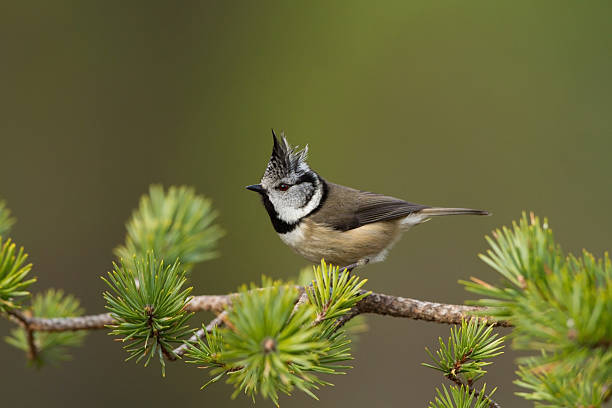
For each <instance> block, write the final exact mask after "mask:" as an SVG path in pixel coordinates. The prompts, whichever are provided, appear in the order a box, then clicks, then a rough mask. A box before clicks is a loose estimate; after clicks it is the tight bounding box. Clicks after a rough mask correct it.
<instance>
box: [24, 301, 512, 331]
mask: <svg viewBox="0 0 612 408" xmlns="http://www.w3.org/2000/svg"><path fill="white" fill-rule="evenodd" d="M235 296H237V294H236V293H232V294H229V295H202V296H194V297H193V298H192V299H191V301H190V302H189V304H188V305H187V310H188V311H190V312H198V311H213V312H215V313H220V312H222V311H223V310H224V309H225V308H227V306H229V305H230V304H231V301H232V298H233V297H235ZM483 310H486V309H485V308H482V307H476V306H465V305H452V304H445V303H436V302H428V301H423V300H417V299H411V298H404V297H399V296H392V295H385V294H382V293H370V294H369V295H368V296H366V297H365V298H363V299H362V300H360V301H359V302H358V303H357V305H356V306H355V307H354V308H353V309H352V310H351V312H349V313H348V314H346V315H345V316H343V317H342V318H341V319H339V320H340V321H339V325H340V326H341V325H343V324H345V323H346V322H348V321H349V320H350V319H352V318H353V317H355V316H357V315H359V314H364V313H371V314H379V315H388V316H394V317H404V318H408V319H415V320H427V321H431V322H438V323H446V324H459V323H461V320H462V319H465V318H467V317H471V316H476V315H478V314H479V312H482V311H483ZM15 313H17V312H15ZM19 315H20V316H21V319H19V320H20V321H21V324H22V325H23V326H24V327H27V328H29V329H30V330H32V331H49V332H62V331H74V330H96V329H105V328H107V326H108V325H112V324H114V323H116V322H115V320H114V319H113V317H112V316H111V315H110V313H102V314H97V315H88V316H78V317H58V318H41V317H28V316H25V315H23V314H19ZM480 319H482V320H483V321H486V322H487V323H489V324H495V325H496V326H506V327H508V326H511V324H510V323H509V322H507V321H504V320H495V319H493V318H490V317H485V316H481V317H480Z"/></svg>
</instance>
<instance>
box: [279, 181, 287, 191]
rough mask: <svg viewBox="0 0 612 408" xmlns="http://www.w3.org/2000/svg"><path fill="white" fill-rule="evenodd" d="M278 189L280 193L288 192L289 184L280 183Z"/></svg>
mask: <svg viewBox="0 0 612 408" xmlns="http://www.w3.org/2000/svg"><path fill="white" fill-rule="evenodd" d="M278 189H279V190H280V191H287V190H288V189H289V184H285V183H280V184H279V185H278Z"/></svg>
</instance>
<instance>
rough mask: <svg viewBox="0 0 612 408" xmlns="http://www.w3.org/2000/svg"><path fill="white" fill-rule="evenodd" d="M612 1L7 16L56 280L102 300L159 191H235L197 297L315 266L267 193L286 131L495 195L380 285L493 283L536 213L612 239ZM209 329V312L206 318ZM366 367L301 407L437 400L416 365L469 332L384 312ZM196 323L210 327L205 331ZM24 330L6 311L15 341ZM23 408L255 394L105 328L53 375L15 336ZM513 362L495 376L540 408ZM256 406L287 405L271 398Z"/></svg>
mask: <svg viewBox="0 0 612 408" xmlns="http://www.w3.org/2000/svg"><path fill="white" fill-rule="evenodd" d="M611 11H612V7H611V6H610V3H609V1H589V2H574V1H539V2H531V1H513V2H490V1H472V2H460V1H435V2H430V1H420V0H419V1H385V2H370V1H350V2H348V1H345V2H341V1H331V2H327V1H322V2H300V3H299V4H298V2H282V1H279V2H152V1H146V2H144V1H140V2H139V1H132V2H119V1H111V2H106V1H97V2H82V1H72V2H69V1H54V2H47V1H33V2H4V3H3V4H2V5H1V6H0V49H1V50H2V55H1V62H0V78H1V79H0V81H1V83H2V86H1V93H0V196H1V197H3V198H4V199H6V200H7V201H8V204H9V206H10V207H11V208H12V210H13V213H14V215H15V216H16V217H17V218H18V219H19V221H18V223H17V225H16V226H15V227H14V229H13V234H12V235H13V238H14V239H15V240H16V241H17V242H18V243H19V244H21V245H24V246H25V247H26V249H27V251H28V252H29V253H30V255H31V261H32V262H33V263H34V265H35V267H34V275H36V276H38V278H39V282H38V283H37V285H36V287H35V289H34V290H43V289H45V288H48V287H57V288H64V289H65V290H66V291H68V292H69V293H73V294H75V295H76V296H78V297H79V298H80V299H81V300H82V303H83V305H84V306H85V308H86V309H87V311H88V312H90V313H98V312H101V311H103V307H104V302H103V299H102V296H101V292H102V290H103V289H104V285H103V282H102V281H101V280H100V275H101V274H103V273H105V272H106V271H107V270H109V268H110V266H111V261H112V260H113V257H112V253H111V251H112V249H113V248H114V247H115V246H116V245H117V244H119V243H120V242H122V240H123V237H124V234H125V230H124V222H125V221H126V220H127V219H128V217H129V215H130V214H131V211H132V209H133V208H134V207H135V206H136V205H137V202H138V198H139V197H140V195H141V194H143V193H144V192H146V190H147V188H148V185H149V184H151V183H163V184H164V185H166V186H167V185H172V184H187V185H192V186H194V187H195V188H196V189H197V191H198V192H200V193H203V194H206V195H207V196H209V197H211V198H212V199H213V200H214V203H215V205H216V208H218V209H219V211H220V213H221V216H220V218H219V222H220V223H221V224H222V225H223V227H224V228H225V229H226V230H227V232H228V234H227V236H226V237H225V238H223V240H222V241H221V243H220V249H221V252H222V256H221V257H220V258H218V259H216V260H214V261H210V262H207V263H204V264H201V265H199V266H198V267H197V268H196V269H195V270H194V272H193V274H192V284H193V286H194V287H195V289H194V293H195V294H216V293H225V292H229V291H233V290H235V288H236V287H237V286H238V285H240V284H241V283H244V282H250V281H258V280H259V279H260V276H261V274H262V273H265V274H267V275H270V276H273V277H275V278H291V277H294V276H296V273H297V271H298V270H299V269H300V268H301V267H303V266H304V265H305V264H306V263H305V262H304V261H303V260H302V259H301V258H299V257H298V256H296V255H294V254H293V253H292V252H291V251H290V250H289V249H288V248H286V247H285V246H284V245H283V244H282V243H281V241H280V240H279V239H278V237H277V236H276V234H275V233H274V231H273V229H272V227H271V225H270V223H269V220H268V217H267V215H266V213H265V211H264V209H263V207H262V206H261V204H260V202H259V199H258V198H257V197H256V196H255V195H254V194H253V193H250V192H248V191H246V190H244V186H245V185H247V184H252V183H255V182H257V181H258V180H259V178H260V176H261V174H262V172H263V170H264V166H265V164H266V162H267V160H268V157H269V153H270V149H271V137H270V128H271V127H274V128H275V129H277V130H284V131H286V133H287V135H288V136H289V140H290V141H291V142H292V143H294V144H300V145H304V144H306V143H308V144H310V148H311V159H310V163H311V166H312V167H313V168H314V169H316V170H318V171H319V172H320V173H321V174H322V175H323V176H324V177H326V178H327V179H329V180H332V181H334V182H337V183H342V184H346V185H350V186H354V187H358V188H361V189H366V190H371V191H375V192H382V193H386V194H389V195H394V196H397V197H402V198H404V199H407V200H410V201H414V202H419V203H424V204H432V205H444V206H446V205H449V206H465V207H476V208H485V209H488V210H491V211H492V212H493V214H494V216H492V217H488V218H472V217H456V218H447V219H437V220H435V221H432V222H430V223H428V224H426V225H424V226H421V227H418V228H415V229H414V230H412V231H411V232H410V233H408V234H406V236H405V237H404V239H403V240H402V241H400V242H399V244H398V245H397V246H396V248H395V250H394V251H393V252H392V253H391V255H390V256H389V258H388V260H387V262H386V263H383V264H375V265H370V266H368V267H367V268H366V269H364V270H362V271H360V274H361V275H362V276H365V277H367V278H369V283H368V288H369V289H371V290H374V291H380V292H384V293H390V294H396V295H402V296H408V297H416V298H421V299H427V300H436V301H443V302H463V301H464V300H465V299H467V298H469V297H470V295H469V294H468V293H466V292H465V291H464V290H463V289H462V288H461V286H460V285H459V284H458V283H457V280H458V279H462V278H467V277H469V276H472V275H475V276H478V277H481V278H483V279H485V280H493V281H495V279H496V276H495V274H494V273H493V272H492V271H491V270H490V269H489V268H487V267H486V265H484V264H483V263H481V262H480V261H479V260H478V259H477V254H478V253H479V252H482V251H484V250H485V249H486V245H485V241H484V239H483V237H484V235H485V234H487V233H489V232H490V231H491V229H493V228H494V227H497V226H501V225H504V224H508V223H510V222H511V221H512V220H513V219H517V218H518V217H520V214H521V211H523V210H533V211H535V212H537V213H538V214H540V215H544V216H548V217H549V218H550V223H551V225H552V226H553V228H554V229H555V231H556V236H557V238H558V240H559V241H560V243H561V244H562V245H563V247H564V248H565V249H567V250H569V251H574V252H576V251H580V250H581V249H582V248H583V247H584V248H588V249H590V250H591V251H593V252H594V253H595V254H597V255H601V254H602V253H603V251H604V250H606V249H610V243H611V241H612V216H611V215H610V208H612V188H611V180H610V176H611V172H612V161H611V160H610V151H611V150H612V120H611V112H612V77H611V75H610V73H611V72H612V28H611V25H610V16H611ZM199 317H201V318H204V317H207V316H200V315H199ZM368 322H369V326H370V330H369V332H368V333H366V334H363V335H362V336H361V337H360V340H359V342H358V344H357V348H356V350H355V357H356V359H355V361H354V367H355V368H354V369H352V370H350V371H349V373H348V374H347V375H345V376H337V377H334V378H331V381H333V382H334V383H335V384H336V386H335V387H328V388H326V389H323V390H322V391H321V392H319V393H318V395H319V397H320V398H321V400H320V401H319V402H315V401H314V400H312V399H310V398H309V397H307V396H304V395H301V394H300V393H299V392H298V393H297V394H296V396H295V397H293V398H282V399H281V405H282V406H291V407H310V406H318V407H338V406H352V407H369V406H385V407H413V406H414V407H423V406H425V405H426V403H427V401H429V400H430V399H431V398H432V397H433V395H434V388H435V386H437V385H439V384H441V383H442V382H443V379H442V378H440V376H439V375H438V374H437V373H436V372H434V371H433V370H430V369H427V368H424V367H421V366H420V365H419V364H420V363H421V362H423V361H426V360H427V356H426V354H425V352H424V347H426V346H430V347H432V346H435V344H436V339H437V337H438V336H447V335H448V330H449V328H448V326H444V325H437V324H435V323H424V322H417V321H410V320H400V319H393V318H388V317H387V318H385V317H381V316H370V317H369V318H368ZM194 324H198V322H194ZM11 327H12V326H11V325H10V324H8V323H7V322H6V321H4V320H0V333H1V334H2V335H5V334H6V333H8V330H9V329H10V328H11ZM0 356H1V361H2V365H1V370H0V390H1V394H2V397H1V399H2V405H3V406H15V407H22V406H24V407H30V406H36V405H41V404H42V405H44V406H45V407H48V408H51V407H66V406H70V407H72V406H88V407H108V406H128V405H130V406H132V405H136V406H151V407H157V406H228V407H248V406H251V402H250V400H249V399H247V398H246V397H243V396H239V397H238V398H237V399H236V400H233V401H231V400H230V399H229V395H230V394H231V391H232V389H231V388H230V387H229V386H227V385H225V384H216V385H213V386H210V387H209V388H208V389H206V390H205V391H200V390H199V387H200V385H202V384H203V383H204V382H205V381H207V378H208V377H207V375H206V373H205V372H203V371H201V370H198V369H196V368H195V367H194V366H192V365H186V364H180V363H177V364H170V366H169V367H168V375H167V378H165V379H163V378H161V376H160V372H159V369H158V367H156V366H155V364H154V365H153V367H149V368H147V369H145V368H143V367H142V366H140V365H135V364H133V363H131V362H130V363H124V362H123V359H124V358H125V357H126V355H125V354H124V352H123V351H122V350H121V347H120V345H119V344H117V343H115V342H113V341H111V339H110V338H109V337H108V336H107V335H106V334H105V333H103V332H95V333H91V334H90V335H89V336H88V338H87V340H86V343H85V345H84V346H83V347H81V348H79V349H77V350H75V351H74V360H73V361H71V362H68V363H66V364H64V365H62V366H60V367H56V368H55V367H47V368H44V369H43V370H40V371H36V370H33V369H31V368H28V367H26V363H25V358H24V356H23V355H22V353H21V352H18V351H16V350H14V349H13V348H11V347H10V346H9V345H7V344H5V343H4V342H2V343H0ZM515 357H516V354H515V353H513V352H510V350H508V353H507V354H505V355H504V356H503V357H500V358H498V359H496V361H495V363H494V364H493V365H492V366H491V367H490V374H489V375H488V376H487V379H486V381H487V383H488V384H491V385H496V386H498V387H499V388H500V389H499V391H498V393H497V399H498V401H499V402H500V403H501V404H502V406H504V407H519V406H528V405H530V404H527V403H526V402H524V401H523V400H521V399H519V398H518V397H516V396H514V395H513V393H514V392H515V391H517V387H516V386H514V385H513V384H512V379H513V378H514V372H513V369H514V367H513V364H512V362H513V359H514V358H515ZM258 405H262V406H269V405H271V403H270V402H269V401H267V402H266V401H259V402H258Z"/></svg>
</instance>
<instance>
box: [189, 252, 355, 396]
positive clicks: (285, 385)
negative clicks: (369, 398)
mask: <svg viewBox="0 0 612 408" xmlns="http://www.w3.org/2000/svg"><path fill="white" fill-rule="evenodd" d="M331 284H337V285H338V286H337V288H332V287H331V286H330V285H331ZM362 284H363V283H361V282H359V280H358V279H357V278H350V279H348V277H347V276H344V277H340V276H339V273H338V268H333V267H331V266H330V267H329V268H328V267H327V266H326V265H325V264H323V265H322V267H321V268H320V270H319V271H318V273H317V274H316V276H315V280H314V282H313V288H327V292H328V293H329V295H326V294H324V293H323V292H325V291H326V290H323V289H321V290H322V291H319V292H316V293H315V292H312V293H311V294H310V296H311V297H312V300H313V301H314V302H313V303H312V304H311V303H304V304H302V305H301V306H299V307H297V308H296V307H295V303H296V300H297V298H298V297H299V292H298V290H297V289H296V288H295V286H293V285H290V284H282V283H281V282H272V281H271V280H269V279H265V278H264V280H263V284H262V286H263V288H257V287H256V286H255V285H251V287H250V288H247V287H246V286H243V287H242V288H241V289H240V296H239V297H237V298H236V299H235V300H233V301H232V307H231V309H229V310H228V315H227V319H226V321H225V322H226V326H227V327H225V328H221V329H215V330H214V331H213V332H212V333H210V334H208V335H207V336H206V340H205V341H204V340H200V341H199V342H198V343H196V344H192V345H190V349H189V351H188V353H187V355H188V356H189V357H190V358H191V359H192V361H190V362H192V363H196V364H200V365H202V366H205V367H210V368H211V376H212V380H210V381H209V382H208V383H207V384H206V385H208V384H210V383H212V382H216V381H218V380H220V379H221V378H223V377H225V378H226V380H227V382H228V383H231V384H233V385H234V387H235V388H236V390H235V392H234V396H236V395H237V394H238V393H239V392H244V393H245V394H247V395H249V396H250V397H251V398H253V399H254V398H255V396H256V395H258V394H259V395H261V396H262V397H264V398H270V399H271V400H272V401H273V402H274V403H275V404H277V405H278V398H279V394H280V393H284V394H287V395H290V394H291V393H292V392H293V391H294V390H295V389H298V390H301V391H302V392H304V393H306V394H308V395H310V396H311V397H313V398H315V399H316V396H315V394H314V391H316V390H317V389H318V388H319V387H320V386H323V385H330V383H328V382H326V381H324V380H322V379H320V378H319V377H318V376H317V375H316V374H315V373H325V374H340V373H342V371H341V370H342V369H344V368H348V367H346V366H339V365H337V364H338V363H339V362H342V361H346V360H349V359H351V355H350V347H349V344H350V340H348V339H347V337H346V334H345V332H344V331H342V330H331V329H330V327H331V326H330V325H331V324H332V323H333V322H334V320H333V318H337V317H340V316H341V315H342V312H341V311H343V310H348V309H347V307H349V308H350V305H354V304H355V303H356V302H357V301H358V300H359V299H360V298H361V297H362V295H361V294H359V288H360V287H361V285H362ZM324 305H327V309H326V310H327V312H329V313H331V314H333V316H327V315H325V316H322V315H321V311H322V310H323V309H322V308H321V307H322V306H324ZM206 385H205V386H206Z"/></svg>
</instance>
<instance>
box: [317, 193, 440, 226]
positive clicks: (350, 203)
mask: <svg viewBox="0 0 612 408" xmlns="http://www.w3.org/2000/svg"><path fill="white" fill-rule="evenodd" d="M327 187H328V196H327V200H326V202H325V203H324V204H323V205H322V206H321V208H320V210H319V211H317V212H316V213H315V214H313V215H312V220H313V221H315V222H319V223H323V224H326V225H329V226H330V227H332V228H334V229H337V230H341V231H348V230H351V229H354V228H359V227H361V226H363V225H366V224H370V223H373V222H379V221H386V220H393V219H396V218H401V217H405V216H407V215H409V214H411V213H413V212H415V211H419V210H422V209H424V208H428V206H425V205H420V204H413V203H409V202H406V201H404V200H400V199H399V198H394V197H389V196H384V195H381V194H373V193H369V192H366V191H360V190H355V189H353V188H349V187H344V186H341V185H338V184H333V183H327Z"/></svg>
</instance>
